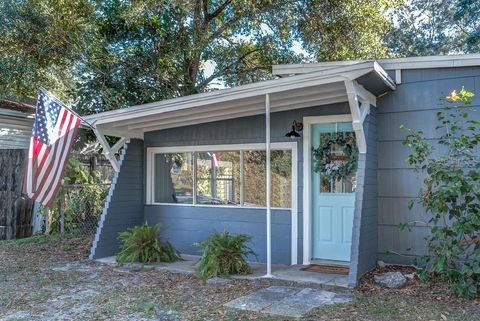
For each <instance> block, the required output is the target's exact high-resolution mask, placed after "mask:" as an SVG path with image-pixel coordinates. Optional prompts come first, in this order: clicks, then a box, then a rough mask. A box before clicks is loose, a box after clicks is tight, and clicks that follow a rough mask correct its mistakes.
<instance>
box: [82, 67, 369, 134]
mask: <svg viewBox="0 0 480 321" xmlns="http://www.w3.org/2000/svg"><path fill="white" fill-rule="evenodd" d="M372 69H373V62H364V63H361V64H356V65H354V66H346V67H341V68H335V69H332V70H321V71H318V72H314V73H310V74H306V75H299V76H293V77H288V78H280V79H274V80H268V81H263V82H258V83H254V84H249V85H244V86H238V87H234V88H229V89H224V90H219V91H214V92H208V93H202V94H196V95H190V96H185V97H179V98H174V99H169V100H163V101H160V102H154V103H149V104H144V105H138V106H132V107H129V108H124V109H119V110H114V111H108V112H103V113H99V114H94V115H89V116H86V117H84V118H85V120H86V121H89V122H93V121H96V123H97V124H103V123H112V122H115V121H119V120H123V119H128V118H137V117H145V116H150V115H154V114H159V113H164V112H169V111H175V110H181V109H186V108H192V107H197V106H202V105H211V104H215V103H221V102H227V101H233V100H237V99H244V98H249V97H253V96H258V95H265V94H267V93H270V94H271V93H276V92H281V91H285V90H292V89H298V88H305V87H310V86H317V85H321V84H327V83H332V82H339V81H343V80H344V79H345V77H348V76H349V73H350V72H355V71H357V72H356V74H359V73H360V74H366V73H368V72H370V71H371V70H372Z"/></svg>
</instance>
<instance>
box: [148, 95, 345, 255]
mask: <svg viewBox="0 0 480 321" xmlns="http://www.w3.org/2000/svg"><path fill="white" fill-rule="evenodd" d="M349 113H350V108H349V106H348V103H339V104H333V105H326V106H319V107H311V108H304V109H296V110H290V111H285V112H279V113H273V114H272V115H271V139H272V142H290V141H291V140H290V139H289V138H287V137H285V134H286V133H287V132H289V131H290V130H291V126H292V122H293V121H294V120H296V121H300V122H301V121H302V119H303V117H306V116H322V115H339V114H349ZM144 140H145V148H148V147H168V146H195V145H221V144H247V143H264V142H265V116H264V115H259V116H252V117H244V118H238V119H230V120H225V121H218V122H212V123H205V124H199V125H193V126H186V127H180V128H172V129H167V130H161V131H153V132H147V133H145V136H144ZM296 141H297V142H298V146H297V147H298V158H297V159H298V173H297V177H298V242H297V244H298V250H297V252H298V262H302V254H303V230H302V226H303V225H302V224H303V223H302V222H303V219H302V218H303V203H302V200H303V197H302V195H303V151H302V150H303V148H302V146H303V145H302V139H298V140H296ZM246 188H248V187H246ZM150 207H155V206H147V207H146V208H150ZM188 209H189V211H191V213H192V214H193V215H197V216H199V217H200V216H201V213H205V210H204V209H202V208H200V207H193V208H192V207H188ZM209 209H210V208H209ZM214 210H215V213H218V214H220V213H229V209H226V208H223V209H222V208H218V209H214ZM146 211H147V209H146ZM149 211H153V210H149ZM245 211H246V212H250V210H245ZM154 212H155V211H154ZM254 212H255V213H257V214H258V215H259V219H261V220H263V219H264V216H265V210H258V211H254ZM252 213H253V212H252ZM276 213H279V212H274V214H273V216H274V218H273V219H274V220H275V219H276V218H275V216H276V215H277V214H276ZM289 224H290V223H289ZM259 226H261V225H259ZM259 228H261V227H259ZM289 231H290V230H289ZM244 233H251V232H250V231H248V230H245V231H244ZM288 235H289V236H290V235H291V232H288ZM275 242H276V240H275V239H274V238H273V243H275ZM282 244H283V241H282ZM263 247H264V248H263V250H261V251H260V250H259V253H263V252H264V251H265V247H266V243H264V244H263ZM274 255H275V254H274ZM262 259H263V257H260V262H264V261H262ZM277 262H290V245H288V247H287V248H286V249H285V250H284V251H282V258H281V259H280V258H277Z"/></svg>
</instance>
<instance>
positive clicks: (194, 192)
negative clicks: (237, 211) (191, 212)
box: [147, 144, 293, 208]
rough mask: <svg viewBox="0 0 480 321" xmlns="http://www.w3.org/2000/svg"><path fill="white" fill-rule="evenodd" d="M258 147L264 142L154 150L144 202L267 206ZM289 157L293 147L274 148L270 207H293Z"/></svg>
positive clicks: (263, 165) (263, 155) (263, 167)
mask: <svg viewBox="0 0 480 321" xmlns="http://www.w3.org/2000/svg"><path fill="white" fill-rule="evenodd" d="M221 147H228V148H226V149H222V148H221ZM261 147H264V145H263V144H255V145H254V146H253V148H252V146H251V145H226V146H219V148H218V149H214V147H213V146H208V148H205V150H200V149H201V147H200V146H196V147H192V151H188V148H186V147H182V148H178V152H175V148H165V149H163V148H152V149H151V150H150V151H149V158H148V162H149V164H147V165H148V168H149V173H148V175H149V178H148V181H149V182H148V183H147V185H148V186H147V193H150V194H149V195H147V202H149V203H153V204H164V203H167V204H191V205H230V206H243V207H265V206H266V152H265V150H264V149H260V148H261ZM163 150H166V152H163ZM292 161H293V157H292V148H290V149H285V147H282V148H278V147H277V148H275V147H273V148H272V152H271V177H272V182H271V184H272V185H271V206H272V207H277V208H291V206H292V179H293V177H292V176H293V173H292V171H293V167H292ZM149 196H150V200H149Z"/></svg>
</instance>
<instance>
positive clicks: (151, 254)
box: [117, 223, 181, 265]
mask: <svg viewBox="0 0 480 321" xmlns="http://www.w3.org/2000/svg"><path fill="white" fill-rule="evenodd" d="M159 230H160V225H158V224H156V225H153V226H149V225H147V224H146V223H145V224H144V225H141V226H135V227H133V228H130V229H128V230H126V231H125V232H121V233H120V234H119V236H118V239H119V240H120V241H121V242H122V245H121V246H120V252H119V253H118V255H117V263H118V264H119V265H123V264H125V263H134V262H140V263H142V264H144V263H154V262H174V261H177V260H179V259H181V257H180V253H179V252H178V251H177V250H176V249H175V248H173V246H172V245H171V244H170V243H168V242H165V241H162V240H161V239H160V238H159V237H158V232H159Z"/></svg>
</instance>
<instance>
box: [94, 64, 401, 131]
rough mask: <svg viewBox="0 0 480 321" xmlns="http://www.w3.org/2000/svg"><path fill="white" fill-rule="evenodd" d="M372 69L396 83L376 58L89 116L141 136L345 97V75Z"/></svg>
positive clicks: (390, 84) (107, 127) (384, 79)
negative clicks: (266, 96)
mask: <svg viewBox="0 0 480 321" xmlns="http://www.w3.org/2000/svg"><path fill="white" fill-rule="evenodd" d="M372 72H373V73H374V74H375V75H377V76H378V79H379V81H382V82H384V83H385V84H386V86H388V87H390V88H392V89H394V84H393V82H392V81H391V79H389V78H388V75H387V74H386V72H385V71H384V70H383V69H381V67H379V65H378V64H377V63H375V62H363V63H358V64H355V65H353V66H341V67H339V68H334V69H329V70H322V71H318V72H314V73H309V74H306V75H299V76H292V77H287V78H280V79H275V80H269V81H263V82H258V83H254V84H249V85H244V86H238V87H234V88H229V89H224V90H218V91H214V92H208V93H202V94H196V95H190V96H185V97H180V98H174V99H169V100H163V101H159V102H154V103H149V104H144V105H138V106H132V107H129V108H125V109H120V110H114V111H108V112H103V113H99V114H95V115H89V116H86V117H85V120H86V121H88V122H90V123H94V124H95V126H97V127H98V128H100V129H101V130H102V132H103V133H104V134H106V135H113V136H122V137H131V138H133V137H139V138H141V137H143V133H144V132H148V131H154V130H162V129H168V128H174V127H181V126H189V125H194V124H200V123H207V122H213V121H219V120H224V119H234V118H239V117H247V116H253V115H258V114H263V113H265V94H267V93H268V94H270V107H271V112H279V111H284V110H290V109H298V108H306V107H313V106H320V105H327V104H334V103H341V102H347V101H348V96H347V92H346V88H345V83H344V81H345V80H354V79H356V78H359V77H361V76H363V75H366V74H369V73H372Z"/></svg>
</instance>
